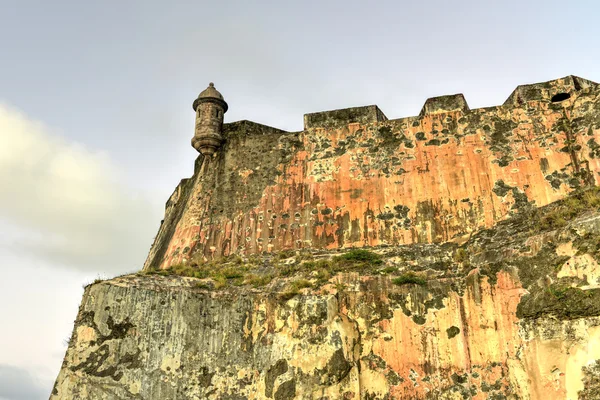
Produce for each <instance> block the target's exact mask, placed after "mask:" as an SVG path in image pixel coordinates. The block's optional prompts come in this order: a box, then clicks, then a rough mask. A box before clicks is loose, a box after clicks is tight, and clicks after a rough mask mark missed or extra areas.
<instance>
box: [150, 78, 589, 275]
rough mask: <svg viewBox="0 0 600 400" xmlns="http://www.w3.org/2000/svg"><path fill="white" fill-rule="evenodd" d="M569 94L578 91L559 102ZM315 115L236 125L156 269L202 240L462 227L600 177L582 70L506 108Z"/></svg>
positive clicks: (451, 234) (233, 249) (452, 231)
mask: <svg viewBox="0 0 600 400" xmlns="http://www.w3.org/2000/svg"><path fill="white" fill-rule="evenodd" d="M560 93H568V94H569V96H570V97H569V98H568V99H564V100H563V101H560V102H558V101H557V102H552V101H551V99H552V98H553V97H554V96H555V95H556V94H560ZM305 125H306V129H305V130H304V131H302V132H295V133H287V132H283V131H280V130H277V129H274V128H269V127H265V126H263V125H259V124H255V123H252V122H249V121H241V122H238V123H233V124H225V125H224V132H223V135H224V136H225V138H226V143H225V145H224V147H223V148H222V149H221V150H220V151H219V152H218V154H216V155H215V157H214V158H211V159H210V160H208V161H207V165H205V167H204V168H202V169H200V168H198V169H197V171H196V173H195V175H194V176H193V177H192V178H191V179H190V180H189V181H186V182H193V185H192V188H191V189H190V191H191V195H190V196H189V197H185V196H184V197H181V199H180V200H179V202H178V203H177V204H176V205H175V206H173V208H172V210H167V214H172V215H177V218H176V219H175V220H173V221H172V224H174V229H173V230H172V231H171V230H169V231H168V232H166V231H165V232H166V233H165V234H163V235H161V236H160V238H159V239H157V241H156V242H155V245H154V247H155V248H153V250H152V252H151V253H150V256H149V258H148V261H147V262H146V265H145V268H146V269H148V268H151V267H157V266H160V267H162V268H166V267H168V266H169V265H173V264H177V263H181V262H182V261H183V260H185V259H189V258H190V257H191V256H192V255H193V254H194V253H199V254H201V255H204V256H205V257H206V258H207V259H212V258H214V257H218V256H221V255H228V254H231V253H238V254H252V253H260V252H263V251H277V250H281V249H299V248H326V249H332V248H343V247H361V246H378V245H397V244H406V243H427V242H442V241H448V240H456V239H458V238H460V237H462V236H464V235H468V234H470V233H471V232H473V231H474V230H476V229H478V228H481V227H490V226H492V225H493V224H494V223H495V222H497V221H499V220H502V219H503V218H505V217H506V216H507V215H509V214H510V213H513V212H515V211H516V210H518V209H522V208H526V207H530V206H543V205H545V204H548V203H550V202H552V201H555V200H557V199H560V198H563V197H564V196H565V195H566V194H567V193H569V192H570V191H572V190H573V189H575V188H577V187H580V186H584V185H587V184H597V183H598V182H600V175H599V172H600V89H599V88H598V87H597V85H595V84H593V83H591V82H589V81H586V80H583V79H580V78H576V77H567V78H563V79H559V80H556V81H551V82H546V83H542V84H536V85H526V86H523V87H519V88H517V89H516V90H515V92H514V93H513V94H512V95H511V96H510V97H509V100H507V102H506V103H505V105H503V106H498V107H488V108H482V109H474V110H469V109H468V106H467V105H466V102H465V101H464V98H463V97H462V96H458V95H457V96H445V97H440V98H435V99H430V100H428V101H427V102H426V105H425V106H424V108H423V112H422V115H420V116H418V117H410V118H401V119H395V120H387V118H386V117H385V116H384V115H383V113H381V111H380V110H379V109H378V108H377V107H376V106H368V107H358V108H352V109H347V110H335V111H330V112H324V113H315V114H308V115H306V116H305ZM185 185H186V186H185V188H186V190H185V191H187V188H188V186H187V185H189V184H188V183H186V184H185ZM168 219H169V216H168V215H167V216H166V217H165V221H166V220H168ZM169 226H170V225H169ZM167 233H168V234H167ZM157 247H158V248H160V251H158V250H157V249H156V248H157Z"/></svg>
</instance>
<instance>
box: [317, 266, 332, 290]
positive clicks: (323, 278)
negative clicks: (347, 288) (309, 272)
mask: <svg viewBox="0 0 600 400" xmlns="http://www.w3.org/2000/svg"><path fill="white" fill-rule="evenodd" d="M316 278H317V284H318V285H319V286H320V285H322V284H324V283H325V282H327V281H328V280H329V279H330V278H331V273H330V272H329V271H328V270H326V269H320V270H318V271H317V274H316Z"/></svg>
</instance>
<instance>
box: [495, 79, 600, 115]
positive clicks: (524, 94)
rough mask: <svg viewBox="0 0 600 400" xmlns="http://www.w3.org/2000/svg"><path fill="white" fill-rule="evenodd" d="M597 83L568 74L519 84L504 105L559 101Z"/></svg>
mask: <svg viewBox="0 0 600 400" xmlns="http://www.w3.org/2000/svg"><path fill="white" fill-rule="evenodd" d="M596 86H598V84H597V83H595V82H592V81H589V80H587V79H583V78H580V77H578V76H574V75H569V76H566V77H564V78H560V79H554V80H551V81H547V82H539V83H533V84H528V85H519V86H517V88H516V89H515V90H514V91H513V92H512V93H511V95H510V96H509V97H508V99H506V101H505V102H504V104H503V105H504V106H514V107H518V106H520V105H522V104H524V103H526V102H528V101H548V102H553V103H556V102H560V101H563V100H566V99H568V98H570V97H571V96H572V95H573V94H575V93H577V92H579V91H581V90H583V89H588V88H591V87H596Z"/></svg>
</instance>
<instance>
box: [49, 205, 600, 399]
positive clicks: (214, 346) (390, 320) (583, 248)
mask: <svg viewBox="0 0 600 400" xmlns="http://www.w3.org/2000/svg"><path fill="white" fill-rule="evenodd" d="M567 205H568V204H567ZM526 214H527V213H526ZM526 214H525V215H520V216H517V217H515V218H513V219H511V220H510V221H507V222H506V223H503V224H501V225H500V226H497V227H496V228H494V229H492V230H486V231H482V232H479V233H477V234H476V235H474V236H473V237H472V238H471V239H470V240H469V241H468V242H467V243H466V244H465V245H463V246H461V247H460V248H459V247H458V246H457V245H455V244H443V245H435V244H434V245H411V246H401V247H395V248H387V249H382V250H380V251H381V254H382V255H383V256H385V258H384V260H385V261H384V263H383V264H381V265H378V266H376V267H375V269H374V270H371V271H369V273H366V271H363V274H360V275H359V274H358V273H352V272H349V273H342V274H338V275H336V276H333V277H332V278H331V279H330V280H329V281H327V282H325V283H322V284H321V285H320V286H319V285H317V284H316V283H315V284H314V285H313V288H310V289H304V290H303V291H302V292H301V293H300V294H298V295H296V296H294V297H292V298H289V297H283V296H281V292H282V291H281V288H282V287H283V286H285V285H286V279H287V280H289V279H293V278H291V277H290V278H286V279H283V280H280V279H277V280H275V281H273V282H271V283H270V284H269V285H268V286H267V287H263V288H260V289H259V288H252V287H249V286H230V287H228V288H222V289H216V287H212V288H211V286H210V285H207V284H206V283H205V280H200V279H194V278H182V277H176V276H168V277H162V276H158V275H146V274H138V275H129V276H124V277H119V278H115V279H113V280H110V281H105V282H101V283H96V284H93V285H91V286H88V287H87V288H86V291H85V294H84V298H83V302H82V305H81V308H80V311H79V315H78V317H77V321H76V323H75V328H74V331H73V336H72V339H71V341H70V344H69V348H68V351H67V354H66V357H65V362H64V364H63V368H62V369H61V372H60V374H59V376H58V379H57V381H56V385H55V387H54V391H53V393H52V396H51V399H53V400H58V399H69V400H71V399H91V400H100V399H102V400H112V399H212V400H217V399H236V400H244V399H247V400H250V399H277V400H286V399H287V400H291V399H296V400H300V399H315V400H317V399H319V400H334V399H361V400H384V399H475V400H478V399H481V400H483V399H531V400H535V399H543V400H553V399H577V398H581V399H594V398H596V397H594V396H595V395H596V394H597V393H598V391H599V390H600V389H599V387H598V380H597V376H598V371H599V365H600V282H599V281H598V277H599V276H600V266H599V264H598V262H600V240H599V238H600V210H596V211H595V212H594V211H584V212H583V213H582V214H580V215H578V216H577V218H576V219H575V220H574V221H569V223H568V224H567V225H566V226H564V227H562V228H560V229H557V230H545V231H540V230H539V229H537V228H535V225H533V224H532V223H531V220H532V219H531V218H530V217H529V216H528V215H526ZM528 232H531V233H528ZM457 249H459V250H461V251H463V252H465V253H463V254H468V255H467V256H461V257H460V258H459V257H457V254H459V253H458V252H457V251H458V250H457ZM390 266H395V267H396V268H399V269H401V270H404V271H406V270H412V271H420V273H421V274H422V275H421V276H427V282H426V284H424V285H417V284H403V285H400V286H398V285H396V284H393V283H392V279H391V278H390V276H388V275H382V274H383V273H384V272H385V271H388V270H389V267H390ZM260 268H264V267H260ZM316 272H317V274H318V271H316ZM400 276H402V275H400ZM311 280H312V281H313V282H318V280H317V278H316V277H315V278H311ZM199 283H201V284H199ZM557 284H558V286H557ZM578 396H579V397H578Z"/></svg>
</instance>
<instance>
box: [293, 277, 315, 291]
mask: <svg viewBox="0 0 600 400" xmlns="http://www.w3.org/2000/svg"><path fill="white" fill-rule="evenodd" d="M290 287H291V288H292V289H296V290H300V289H304V288H309V287H312V284H311V283H310V281H308V280H306V279H298V280H297V281H293V282H292V283H291V284H290Z"/></svg>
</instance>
